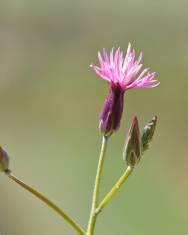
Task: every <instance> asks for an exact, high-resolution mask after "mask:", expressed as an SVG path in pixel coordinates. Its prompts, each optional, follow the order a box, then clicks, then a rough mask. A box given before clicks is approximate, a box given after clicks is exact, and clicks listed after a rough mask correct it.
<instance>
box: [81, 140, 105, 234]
mask: <svg viewBox="0 0 188 235" xmlns="http://www.w3.org/2000/svg"><path fill="white" fill-rule="evenodd" d="M107 142H108V137H106V136H103V139H102V146H101V151H100V157H99V162H98V167H97V173H96V178H95V185H94V191H93V199H92V206H91V212H90V218H89V222H88V228H87V233H86V235H93V231H94V228H95V223H96V217H97V214H96V213H95V210H96V208H97V206H98V198H99V188H100V183H101V176H102V170H103V165H104V158H105V153H106V149H107Z"/></svg>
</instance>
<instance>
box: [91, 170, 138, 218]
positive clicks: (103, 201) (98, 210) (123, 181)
mask: <svg viewBox="0 0 188 235" xmlns="http://www.w3.org/2000/svg"><path fill="white" fill-rule="evenodd" d="M133 169H134V168H133V167H130V166H128V167H127V169H126V171H125V172H124V174H123V175H122V176H121V177H120V178H119V180H118V181H117V183H116V184H115V185H114V186H113V188H112V189H111V191H110V192H109V193H108V194H107V195H106V196H105V198H104V199H103V200H102V202H101V203H100V204H99V206H98V207H97V209H96V211H95V213H96V214H98V213H99V212H101V210H102V209H103V207H104V206H105V205H106V204H107V203H108V202H109V201H110V200H111V198H112V197H113V196H114V194H115V193H116V192H117V191H118V190H119V189H120V187H121V186H122V185H123V183H125V181H126V180H127V179H128V177H129V176H130V174H131V173H132V171H133Z"/></svg>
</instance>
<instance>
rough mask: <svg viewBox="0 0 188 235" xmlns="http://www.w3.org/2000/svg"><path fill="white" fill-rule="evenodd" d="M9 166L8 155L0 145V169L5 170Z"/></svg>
mask: <svg viewBox="0 0 188 235" xmlns="http://www.w3.org/2000/svg"><path fill="white" fill-rule="evenodd" d="M8 166H9V156H8V154H7V153H6V152H5V150H4V149H3V148H2V147H0V171H3V172H6V171H8Z"/></svg>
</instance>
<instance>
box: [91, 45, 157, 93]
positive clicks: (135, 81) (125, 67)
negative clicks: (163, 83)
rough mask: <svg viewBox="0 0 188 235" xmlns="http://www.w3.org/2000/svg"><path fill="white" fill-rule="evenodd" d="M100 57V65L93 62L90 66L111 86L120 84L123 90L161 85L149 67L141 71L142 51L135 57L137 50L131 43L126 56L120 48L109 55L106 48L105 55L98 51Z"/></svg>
mask: <svg viewBox="0 0 188 235" xmlns="http://www.w3.org/2000/svg"><path fill="white" fill-rule="evenodd" d="M98 59H99V64H100V66H99V67H98V66H96V65H94V64H91V65H90V67H91V68H92V69H93V70H94V71H95V73H96V74H97V75H98V76H99V77H101V78H102V79H104V80H106V81H107V82H108V83H110V85H111V86H118V87H119V88H120V89H121V91H123V92H125V91H126V90H128V89H131V88H152V87H156V86H158V85H159V82H158V81H157V80H154V76H155V73H154V72H149V71H148V69H147V68H145V69H143V70H142V71H141V68H142V64H141V60H142V53H140V54H139V56H138V59H135V51H134V49H132V48H131V44H130V43H129V45H128V49H127V53H126V56H125V58H124V56H123V51H122V50H121V49H120V48H118V49H117V50H116V51H115V53H114V48H112V50H111V52H110V56H109V57H108V54H107V52H106V50H105V49H103V57H102V55H101V53H100V52H98Z"/></svg>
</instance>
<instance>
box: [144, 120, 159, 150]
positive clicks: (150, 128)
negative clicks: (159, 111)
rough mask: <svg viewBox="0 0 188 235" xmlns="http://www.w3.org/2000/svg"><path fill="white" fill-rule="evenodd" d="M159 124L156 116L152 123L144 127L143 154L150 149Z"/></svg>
mask: <svg viewBox="0 0 188 235" xmlns="http://www.w3.org/2000/svg"><path fill="white" fill-rule="evenodd" d="M156 124H157V116H154V117H153V118H152V120H151V121H150V122H148V123H147V125H146V126H145V127H144V129H143V131H142V136H141V140H142V146H143V152H144V151H146V150H147V149H148V148H149V144H150V142H151V141H152V138H153V135H154V132H155V128H156Z"/></svg>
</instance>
